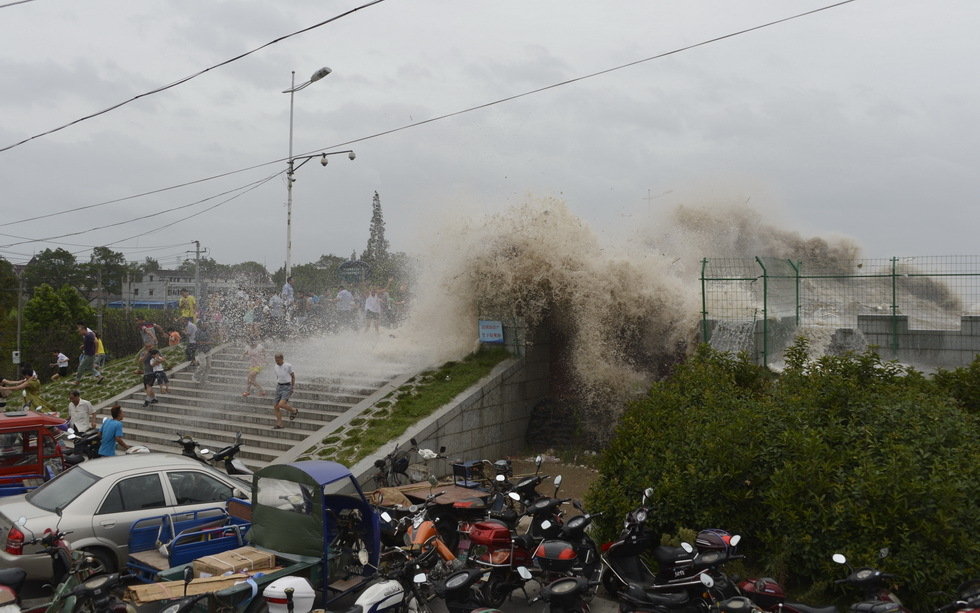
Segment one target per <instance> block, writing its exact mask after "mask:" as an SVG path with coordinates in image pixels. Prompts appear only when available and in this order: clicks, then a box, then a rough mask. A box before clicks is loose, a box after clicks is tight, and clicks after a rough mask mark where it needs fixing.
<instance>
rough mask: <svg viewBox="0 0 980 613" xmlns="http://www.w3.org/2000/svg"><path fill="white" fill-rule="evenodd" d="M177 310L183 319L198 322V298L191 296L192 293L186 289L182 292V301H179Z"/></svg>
mask: <svg viewBox="0 0 980 613" xmlns="http://www.w3.org/2000/svg"><path fill="white" fill-rule="evenodd" d="M177 309H178V310H179V312H180V316H181V317H188V318H190V319H192V320H195V321H196V320H197V298H195V297H194V296H191V293H190V292H189V291H187V290H186V289H182V290H180V300H178V301H177Z"/></svg>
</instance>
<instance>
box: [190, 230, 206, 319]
mask: <svg viewBox="0 0 980 613" xmlns="http://www.w3.org/2000/svg"><path fill="white" fill-rule="evenodd" d="M191 242H192V243H194V297H195V298H197V303H198V304H202V302H201V299H202V298H203V297H202V296H201V241H191ZM207 252H208V250H207V249H204V253H207Z"/></svg>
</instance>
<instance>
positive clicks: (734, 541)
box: [728, 534, 742, 547]
mask: <svg viewBox="0 0 980 613" xmlns="http://www.w3.org/2000/svg"><path fill="white" fill-rule="evenodd" d="M741 540H742V535H741V534H736V535H735V536H733V537H732V538H731V539H729V540H728V544H729V545H730V546H732V547H734V546H736V545H738V543H739V541H741Z"/></svg>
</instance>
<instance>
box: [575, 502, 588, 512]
mask: <svg viewBox="0 0 980 613" xmlns="http://www.w3.org/2000/svg"><path fill="white" fill-rule="evenodd" d="M572 506H573V507H575V508H576V509H578V510H579V511H582V512H583V513H585V506H584V505H583V504H582V502H581V501H579V500H573V501H572Z"/></svg>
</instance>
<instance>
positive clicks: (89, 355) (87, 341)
mask: <svg viewBox="0 0 980 613" xmlns="http://www.w3.org/2000/svg"><path fill="white" fill-rule="evenodd" d="M76 328H77V329H78V333H79V334H81V335H82V354H81V355H80V356H78V372H77V373H75V385H79V384H80V383H81V382H82V377H84V376H85V375H86V374H87V373H92V376H93V377H95V378H96V379H95V382H96V383H102V379H104V377H103V376H102V373H101V372H99V370H98V369H96V368H95V350H96V348H97V347H98V343H97V342H96V339H95V332H92V331H91V330H89V328H88V326H86V325H85V324H84V323H82V322H78V323H77V324H76Z"/></svg>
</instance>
